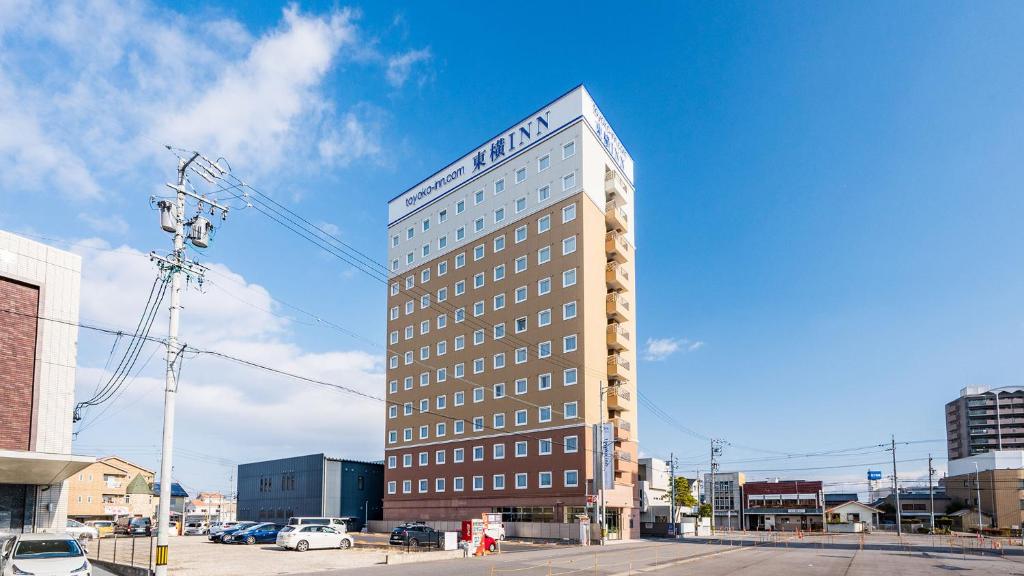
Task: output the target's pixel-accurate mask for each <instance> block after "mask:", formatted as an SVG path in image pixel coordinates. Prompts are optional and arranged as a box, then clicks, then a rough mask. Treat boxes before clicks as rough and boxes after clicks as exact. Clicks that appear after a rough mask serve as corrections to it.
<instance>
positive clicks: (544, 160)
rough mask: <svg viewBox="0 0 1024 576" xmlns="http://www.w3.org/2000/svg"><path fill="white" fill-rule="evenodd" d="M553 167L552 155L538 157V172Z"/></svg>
mask: <svg viewBox="0 0 1024 576" xmlns="http://www.w3.org/2000/svg"><path fill="white" fill-rule="evenodd" d="M550 167H551V155H550V154H545V155H543V156H541V157H540V158H538V159H537V172H543V171H545V170H547V169H548V168H550Z"/></svg>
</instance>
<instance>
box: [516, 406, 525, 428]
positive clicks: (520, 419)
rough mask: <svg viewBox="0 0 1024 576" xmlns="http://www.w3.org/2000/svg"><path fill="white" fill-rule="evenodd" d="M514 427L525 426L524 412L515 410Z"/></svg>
mask: <svg viewBox="0 0 1024 576" xmlns="http://www.w3.org/2000/svg"><path fill="white" fill-rule="evenodd" d="M516 426H526V410H516Z"/></svg>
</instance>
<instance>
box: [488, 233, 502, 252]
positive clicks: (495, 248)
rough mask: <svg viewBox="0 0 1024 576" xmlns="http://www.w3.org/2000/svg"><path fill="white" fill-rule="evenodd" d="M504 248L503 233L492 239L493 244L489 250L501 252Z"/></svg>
mask: <svg viewBox="0 0 1024 576" xmlns="http://www.w3.org/2000/svg"><path fill="white" fill-rule="evenodd" d="M504 249H505V235H504V234H502V235H501V236H498V237H496V238H495V239H494V246H493V247H492V250H491V251H492V252H501V251H502V250H504Z"/></svg>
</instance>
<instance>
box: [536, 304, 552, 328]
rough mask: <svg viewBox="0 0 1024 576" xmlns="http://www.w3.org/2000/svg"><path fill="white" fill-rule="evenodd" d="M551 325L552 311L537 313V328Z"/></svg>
mask: <svg viewBox="0 0 1024 576" xmlns="http://www.w3.org/2000/svg"><path fill="white" fill-rule="evenodd" d="M549 324H551V309H550V308H548V309H546V310H541V311H540V312H537V326H547V325H549Z"/></svg>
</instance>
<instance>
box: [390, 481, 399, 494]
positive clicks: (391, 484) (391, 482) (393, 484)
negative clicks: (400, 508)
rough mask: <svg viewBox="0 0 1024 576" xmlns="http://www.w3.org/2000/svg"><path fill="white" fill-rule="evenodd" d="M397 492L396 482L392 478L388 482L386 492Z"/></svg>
mask: <svg viewBox="0 0 1024 576" xmlns="http://www.w3.org/2000/svg"><path fill="white" fill-rule="evenodd" d="M396 492H398V483H397V482H395V481H394V480H392V481H390V482H388V494H394V493H396Z"/></svg>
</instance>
